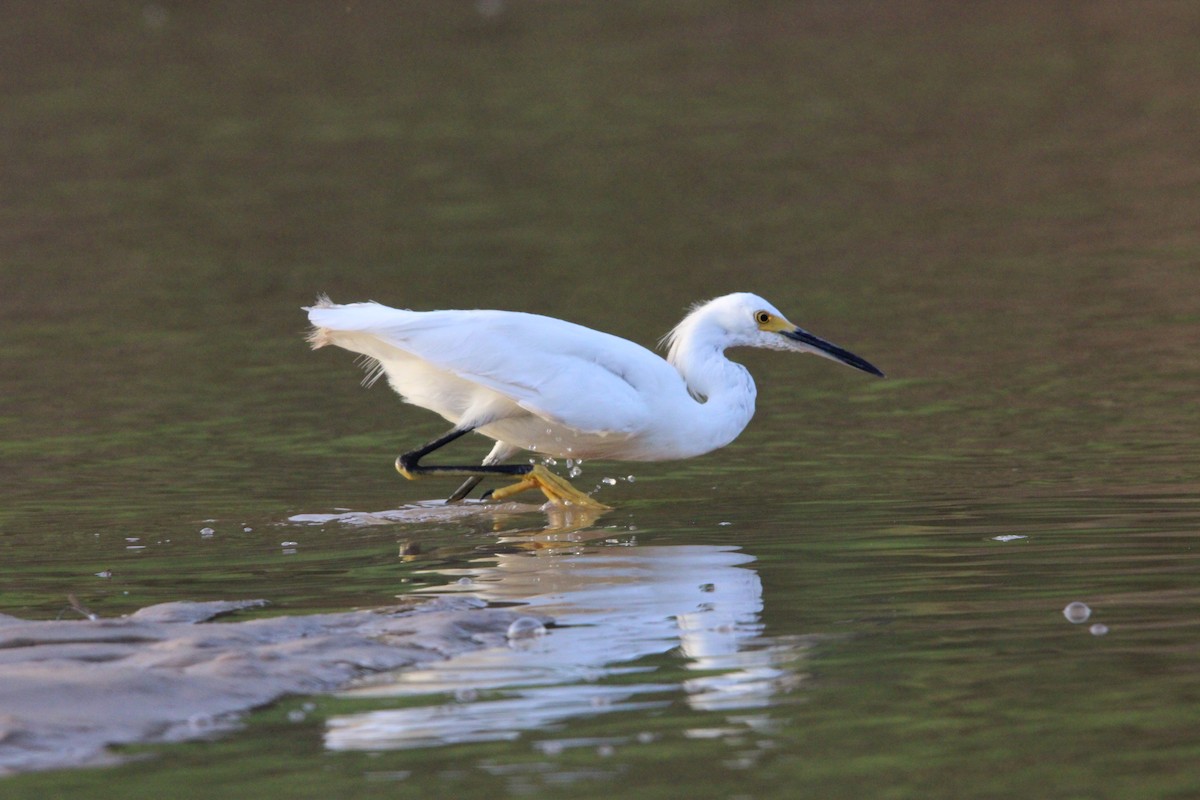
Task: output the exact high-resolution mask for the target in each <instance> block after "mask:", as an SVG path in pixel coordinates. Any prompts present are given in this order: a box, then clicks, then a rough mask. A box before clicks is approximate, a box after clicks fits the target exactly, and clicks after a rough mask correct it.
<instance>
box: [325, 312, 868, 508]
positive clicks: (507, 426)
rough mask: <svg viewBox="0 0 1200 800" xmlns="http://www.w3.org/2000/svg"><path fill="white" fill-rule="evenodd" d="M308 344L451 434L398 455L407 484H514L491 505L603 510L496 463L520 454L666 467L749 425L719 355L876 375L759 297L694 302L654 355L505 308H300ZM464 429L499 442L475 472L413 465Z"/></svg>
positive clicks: (749, 387) (748, 383) (748, 399)
mask: <svg viewBox="0 0 1200 800" xmlns="http://www.w3.org/2000/svg"><path fill="white" fill-rule="evenodd" d="M305 310H306V311H308V319H309V321H310V322H311V323H312V325H313V330H312V332H311V333H310V334H309V337H308V340H309V342H310V343H311V344H312V346H313V348H314V349H315V348H318V347H324V346H326V345H330V344H332V345H337V346H338V347H342V348H344V349H346V350H350V351H351V352H354V353H360V354H361V355H362V356H363V357H364V360H365V362H366V365H367V368H368V374H367V377H366V379H365V380H364V383H366V384H367V385H370V384H371V383H374V382H375V381H376V380H378V379H379V378H380V377H381V376H386V377H387V379H388V383H390V384H391V386H392V388H393V389H395V390H396V392H398V393H399V394H400V395H401V396H402V397H403V398H404V399H405V400H406V401H407V402H409V403H412V404H413V405H417V406H420V407H422V408H427V409H429V410H430V411H434V412H436V413H438V414H441V415H442V416H443V417H445V418H446V419H447V420H449V421H450V422H451V423H453V425H454V427H453V428H451V429H450V431H449V432H447V433H446V434H445V435H444V436H441V437H439V438H437V439H435V440H433V441H432V442H429V443H428V444H426V445H424V446H422V447H419V448H417V449H416V450H412V451H409V452H407V453H404V454H402V455H401V456H400V457H399V458H397V459H396V469H397V470H399V471H400V473H401V474H402V475H404V477H406V478H409V479H413V478H416V477H418V476H421V475H467V476H469V477H468V480H467V481H466V482H465V483H464V484H463V485H462V486H460V487H459V489H458V490H457V491H455V492H454V493H453V494H452V495H451V496H450V498H449V502H454V501H457V500H461V499H462V498H463V497H465V496H466V495H467V493H468V492H470V491H471V490H472V489H473V488H475V486H476V485H477V484H478V483H479V481H480V480H482V479H483V478H484V477H485V476H488V475H508V476H515V477H517V478H518V479H519V480H518V481H517V482H516V483H514V484H511V485H509V486H504V487H502V488H500V489H497V490H495V491H494V492H492V497H493V498H494V499H502V498H505V497H509V496H511V495H513V494H516V493H517V492H521V491H524V490H526V489H534V488H537V489H541V490H542V492H543V493H544V494H545V495H546V497H548V498H549V499H550V500H551V501H554V502H558V503H567V504H573V505H581V506H589V507H593V508H603V507H604V506H602V505H601V504H600V503H598V502H597V501H595V500H593V499H592V498H591V497H589V496H588V495H587V494H585V493H583V492H581V491H579V490H578V489H576V488H575V487H573V486H572V485H571V484H570V483H569V482H567V481H566V480H565V479H563V478H560V477H559V476H557V475H555V474H554V473H553V472H551V471H550V470H548V469H547V468H546V467H544V466H542V465H540V464H536V465H535V464H504V463H503V462H504V461H506V460H507V459H509V458H510V457H511V456H513V455H514V454H516V453H517V452H519V451H521V450H529V451H532V452H534V453H539V454H544V455H546V456H553V457H557V458H573V459H592V458H601V459H620V460H629V461H666V460H670V459H679V458H691V457H692V456H698V455H701V454H703V453H707V452H709V451H712V450H716V449H717V448H720V447H724V446H725V445H727V444H729V443H730V442H732V441H733V440H734V439H735V438H736V437H737V435H738V434H739V433H741V432H742V429H743V428H745V427H746V425H747V423H749V422H750V418H751V417H752V416H754V398H755V388H754V381H753V380H752V379H751V377H750V373H749V372H748V371H747V370H746V368H745V367H743V366H742V365H741V364H736V363H734V362H732V361H730V360H729V359H727V358H726V357H725V349H726V348H729V347H765V348H769V349H772V350H792V351H796V352H803V353H815V354H817V355H819V356H824V357H825V358H829V359H832V360H834V361H838V362H840V363H842V364H847V365H849V366H851V367H855V368H856V369H860V370H862V371H864V372H869V373H871V374H872V375H879V376H882V375H883V373H882V372H880V371H879V369H877V368H876V367H875V366H874V365H872V364H871V363H869V362H867V361H866V360H864V359H862V358H859V357H858V356H856V355H854V354H853V353H851V352H849V351H847V350H843V349H842V348H840V347H838V346H837V345H835V344H832V343H830V342H827V341H825V340H824V339H820V338H818V337H816V336H813V335H812V334H811V333H809V332H808V331H805V330H803V329H801V328H799V327H797V326H795V325H793V324H792V323H791V322H789V321H788V320H787V318H786V317H784V316H783V314H781V313H780V312H779V311H778V310H777V309H776V308H775V307H774V306H772V305H771V304H770V303H768V302H767V301H766V300H764V299H762V298H761V297H758V296H757V295H753V294H748V293H739V294H730V295H726V296H724V297H718V298H716V299H715V300H710V301H708V302H707V303H702V304H698V305H696V306H694V307H693V308H692V310H691V312H690V313H689V314H688V315H687V316H686V317H684V319H683V321H682V322H680V323H679V325H677V326H676V327H675V329H674V330H672V331H671V332H670V333H669V334H667V336H666V337H665V338H664V339H663V343H664V344H666V345H667V357H666V359H663V358H661V357H659V356H658V355H656V354H654V353H652V352H651V351H649V350H647V349H646V348H644V347H642V346H641V345H637V344H634V343H633V342H630V341H628V340H626V339H621V338H619V337H617V336H613V335H611V334H607V333H601V332H600V331H595V330H592V329H590V328H585V327H583V326H581V325H576V324H574V323H571V322H564V321H563V320H560V319H554V318H552V317H543V316H539V315H536V314H525V313H520V312H514V311H408V310H403V309H397V308H389V307H388V306H384V305H380V304H379V303H374V302H371V303H351V304H348V305H337V304H335V303H333V302H331V301H330V300H329V298H328V297H324V296H322V297H320V298H318V300H317V303H316V305H314V306H312V307H310V308H307V309H305ZM471 431H475V432H477V433H481V434H483V435H484V436H487V437H489V438H491V439H494V440H495V442H496V444H495V446H493V447H492V450H491V452H490V453H488V454H487V456H486V457H485V458H484V459H483V462H482V464H481V465H479V466H425V465H422V464H420V460H421V459H422V458H424V457H425V456H427V455H429V454H430V453H432V452H433V451H435V450H437V449H438V448H440V447H443V446H445V445H447V444H449V443H450V442H452V441H454V440H455V439H458V438H459V437H461V436H464V435H466V434H467V433H470V432H471Z"/></svg>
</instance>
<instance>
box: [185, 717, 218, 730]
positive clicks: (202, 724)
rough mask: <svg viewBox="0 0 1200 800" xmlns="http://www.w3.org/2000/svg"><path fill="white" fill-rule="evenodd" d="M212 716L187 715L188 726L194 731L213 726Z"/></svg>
mask: <svg viewBox="0 0 1200 800" xmlns="http://www.w3.org/2000/svg"><path fill="white" fill-rule="evenodd" d="M213 722H214V720H213V718H212V716H211V715H209V714H192V715H191V716H190V717H188V721H187V724H188V727H189V728H191V729H192V730H194V731H205V730H208V729H209V728H211V727H212V726H213Z"/></svg>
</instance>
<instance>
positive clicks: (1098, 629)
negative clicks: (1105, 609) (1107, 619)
mask: <svg viewBox="0 0 1200 800" xmlns="http://www.w3.org/2000/svg"><path fill="white" fill-rule="evenodd" d="M1088 633H1090V634H1091V635H1092V636H1103V635H1104V634H1106V633H1108V626H1107V625H1105V624H1104V623H1103V622H1097V623H1096V624H1095V625H1093V626H1092V627H1090V628H1088Z"/></svg>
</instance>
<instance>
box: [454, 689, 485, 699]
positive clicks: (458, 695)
mask: <svg viewBox="0 0 1200 800" xmlns="http://www.w3.org/2000/svg"><path fill="white" fill-rule="evenodd" d="M478 699H479V692H478V690H476V689H472V688H471V687H469V686H468V687H465V688H462V689H455V690H454V700H455V702H457V703H474V702H475V701H476V700H478Z"/></svg>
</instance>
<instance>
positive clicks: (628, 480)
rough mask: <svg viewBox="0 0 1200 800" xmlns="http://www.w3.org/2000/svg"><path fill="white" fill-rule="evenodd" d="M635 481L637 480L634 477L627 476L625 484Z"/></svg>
mask: <svg viewBox="0 0 1200 800" xmlns="http://www.w3.org/2000/svg"><path fill="white" fill-rule="evenodd" d="M635 480H637V479H636V478H634V477H633V476H632V475H626V476H625V482H626V483H633V482H634V481H635Z"/></svg>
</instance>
